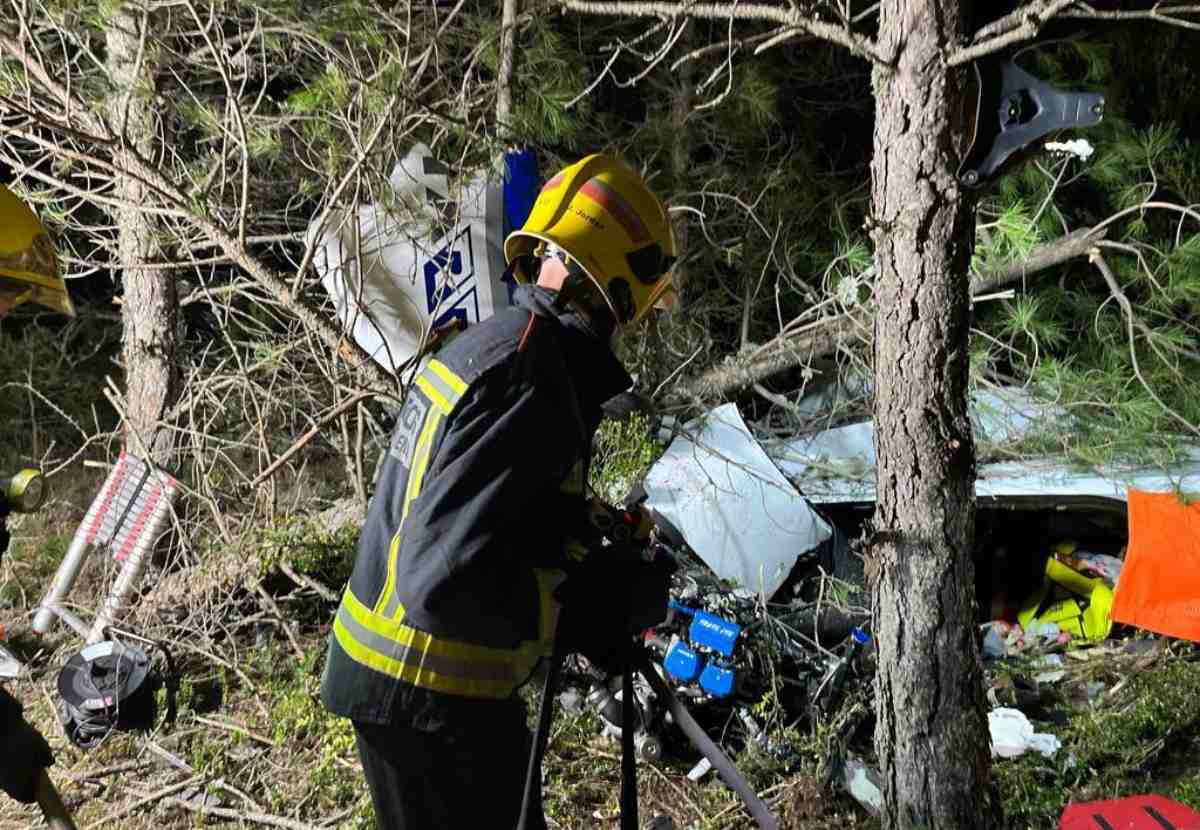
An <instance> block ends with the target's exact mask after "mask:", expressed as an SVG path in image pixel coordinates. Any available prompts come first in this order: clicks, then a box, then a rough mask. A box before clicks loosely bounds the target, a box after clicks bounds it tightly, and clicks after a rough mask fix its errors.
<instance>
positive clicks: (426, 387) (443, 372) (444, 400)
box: [416, 358, 467, 415]
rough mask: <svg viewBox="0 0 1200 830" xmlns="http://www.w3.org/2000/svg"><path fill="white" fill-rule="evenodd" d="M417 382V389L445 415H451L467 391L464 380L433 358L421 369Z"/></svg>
mask: <svg viewBox="0 0 1200 830" xmlns="http://www.w3.org/2000/svg"><path fill="white" fill-rule="evenodd" d="M416 382H417V388H418V389H420V390H421V391H422V392H424V393H425V395H426V396H427V397H428V398H429V400H431V401H433V405H434V406H436V407H437V408H438V409H440V410H442V414H443V415H449V414H450V413H451V411H453V409H454V407H455V406H457V405H458V402H459V400H460V399H461V398H462V396H463V393H464V392H466V391H467V384H466V383H465V382H463V379H462V378H460V377H459V376H458V375H456V374H454V372H452V371H451V370H450V368H449V367H448V366H446V364H445V363H442V362H441V361H440V360H434V359H433V358H430V359H429V362H427V363H426V364H425V366H424V367H423V368H422V369H421V372H420V374H418V375H417V381H416Z"/></svg>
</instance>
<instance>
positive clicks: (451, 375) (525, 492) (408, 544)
mask: <svg viewBox="0 0 1200 830" xmlns="http://www.w3.org/2000/svg"><path fill="white" fill-rule="evenodd" d="M515 299H516V305H515V306H513V307H510V308H507V309H504V310H502V311H500V312H499V313H497V314H496V315H495V316H494V317H492V318H490V319H488V320H485V321H484V322H482V323H479V324H478V325H476V326H473V327H471V328H469V329H467V330H466V331H465V332H463V333H462V334H460V335H458V336H457V337H455V338H454V339H452V340H451V341H450V342H449V343H447V344H446V345H445V346H444V347H443V348H442V349H441V350H440V351H439V352H438V353H437V354H436V355H434V356H433V361H430V363H434V364H436V365H433V366H430V365H428V364H427V366H426V368H425V369H424V370H423V372H422V378H423V380H421V381H418V383H417V384H416V385H415V386H414V387H413V389H412V390H411V391H410V393H409V395H408V396H407V397H406V401H405V405H404V407H402V410H401V415H400V418H399V421H398V423H397V425H396V428H395V431H394V432H393V436H392V444H391V448H390V450H389V455H388V458H387V459H386V460H385V462H384V465H383V468H382V471H381V473H380V478H379V482H378V486H377V490H376V492H375V494H374V497H373V498H372V501H371V506H370V510H369V512H368V515H367V521H366V525H365V526H364V528H363V532H362V535H361V537H360V539H359V546H358V557H357V560H356V562H355V568H354V572H353V575H352V577H351V580H350V584H349V586H348V588H347V594H346V596H345V598H344V599H343V605H342V608H341V609H340V610H339V616H338V619H337V620H336V621H335V634H334V636H333V637H331V638H330V651H329V660H328V663H327V666H326V670H325V675H324V678H323V682H322V690H321V693H322V699H323V701H324V702H325V705H326V706H327V707H328V708H329V709H330V710H331V711H333V712H335V713H336V714H340V715H344V716H346V717H350V718H353V719H355V720H357V721H360V722H365V723H375V724H384V723H391V722H394V721H395V720H397V719H402V720H403V722H405V723H407V724H410V725H413V726H416V727H417V728H425V729H433V728H436V727H437V726H438V725H439V724H441V723H443V722H445V721H446V720H448V719H450V718H452V717H454V713H455V712H456V711H462V710H463V709H469V710H471V711H473V712H480V711H483V709H482V708H481V707H480V706H479V703H480V702H481V700H482V699H492V700H497V701H499V700H502V699H503V698H506V697H508V698H511V692H512V691H513V690H515V688H516V686H519V685H520V683H522V682H524V680H525V679H527V677H528V671H527V669H531V668H532V665H531V664H530V663H529V662H528V661H519V665H520V668H519V669H518V673H519V674H523V676H520V677H515V678H510V679H512V680H514V681H515V682H512V683H501V682H497V683H496V684H493V685H490V686H488V685H486V683H485V681H484V680H481V681H480V685H478V689H482V690H483V691H477V689H476V685H474V684H473V680H472V678H476V677H479V678H485V679H486V680H487V682H490V678H491V677H492V675H490V674H489V672H490V671H492V670H493V669H497V667H498V666H500V664H501V663H502V662H503V660H504V655H506V654H508V653H518V652H520V653H522V654H527V652H528V649H529V644H530V643H535V642H537V641H538V640H539V637H540V636H543V635H544V633H545V632H544V631H543V630H542V627H543V625H544V623H545V620H546V610H545V606H544V605H543V602H544V596H545V592H544V591H539V581H538V575H537V572H536V569H538V568H545V567H557V566H561V565H563V561H562V550H563V543H564V540H565V537H566V534H567V532H568V530H569V528H570V527H571V526H572V525H573V523H575V522H577V521H586V519H585V517H584V516H583V515H582V514H583V494H582V488H581V486H580V484H581V479H582V477H583V475H585V473H584V469H585V467H586V459H587V458H588V456H589V455H590V452H591V441H592V436H593V434H594V433H595V430H596V428H597V427H598V426H599V423H600V420H601V418H602V414H601V409H600V405H601V404H602V403H603V402H604V401H606V400H608V399H609V398H610V397H612V396H613V395H615V394H617V393H619V392H621V391H623V390H624V389H626V388H628V387H629V386H630V384H631V380H630V378H629V375H628V374H627V373H626V372H625V370H624V369H623V368H622V367H621V365H620V363H619V362H618V361H617V360H616V358H615V357H614V356H613V354H612V352H611V350H610V348H609V346H608V344H607V342H606V341H605V340H604V339H603V338H602V337H600V336H597V335H596V334H594V333H593V332H592V331H591V330H589V328H588V327H587V325H586V324H584V322H583V321H582V320H581V319H580V318H579V317H578V316H576V315H574V314H570V313H564V312H563V311H561V310H560V309H558V308H556V307H555V304H554V300H555V294H554V292H551V291H547V290H545V289H541V288H537V287H521V288H520V289H518V292H517V294H516V298H515ZM414 479H415V481H414ZM406 510H407V515H406ZM397 620H399V622H397ZM364 644H365V645H364ZM543 645H544V644H543ZM543 656H544V655H543ZM493 659H494V660H495V661H496V663H495V664H492V663H489V661H490V660H493ZM443 678H449V680H448V681H446V682H445V683H444V682H443ZM456 678H458V679H456ZM510 686H511V689H510V688H509V687H510ZM505 690H507V693H506V691H505Z"/></svg>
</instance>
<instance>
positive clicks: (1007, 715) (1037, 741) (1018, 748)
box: [988, 707, 1062, 758]
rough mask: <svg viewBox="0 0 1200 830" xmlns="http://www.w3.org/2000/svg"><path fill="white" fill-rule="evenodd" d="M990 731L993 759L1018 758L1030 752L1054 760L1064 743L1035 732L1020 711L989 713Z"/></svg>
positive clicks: (1050, 736) (1005, 709) (995, 710)
mask: <svg viewBox="0 0 1200 830" xmlns="http://www.w3.org/2000/svg"><path fill="white" fill-rule="evenodd" d="M988 731H989V732H991V735H992V757H993V758H996V757H999V758H1016V757H1018V756H1020V755H1024V754H1025V753H1026V752H1028V751H1029V750H1033V751H1034V752H1037V753H1039V754H1040V755H1041V756H1042V757H1043V758H1053V757H1054V754H1055V753H1056V752H1058V750H1059V749H1061V748H1062V742H1060V741H1059V740H1058V738H1056V737H1054V736H1053V735H1051V734H1049V733H1045V732H1034V731H1033V724H1032V723H1030V722H1029V718H1027V717H1025V714H1024V713H1023V712H1021V711H1020V710H1019V709H1009V708H1007V707H1001V708H999V709H993V710H992V711H990V712H988Z"/></svg>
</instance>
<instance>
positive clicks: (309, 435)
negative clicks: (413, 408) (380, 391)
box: [246, 364, 378, 490]
mask: <svg viewBox="0 0 1200 830" xmlns="http://www.w3.org/2000/svg"><path fill="white" fill-rule="evenodd" d="M377 365H378V364H377ZM372 394H373V393H371V392H359V393H358V394H355V395H351V396H350V397H349V398H347V399H346V400H344V401H342V402H341V403H340V404H338V405H337V406H336V407H334V409H333V411H331V412H330V413H329V414H328V415H326V416H325V417H324V418H322V419H321V420H319V421H317V422H316V423H315V424H313V425H312V427H311V428H310V429H309V430H308V432H306V433H304V434H303V435H301V436H300V437H299V438H297V439H296V440H295V442H294V443H293V444H292V445H291V446H290V447H288V448H287V449H286V450H284V451H283V454H282V455H281V456H279V457H278V458H276V459H275V460H274V461H272V462H271V463H270V464H268V465H267V468H266V469H265V470H263V471H262V472H261V473H259V474H258V475H256V476H255V477H254V480H253V481H251V482H250V483H249V484H247V485H246V489H247V490H253V489H254V488H255V487H257V486H258V485H260V484H262V483H263V482H264V481H266V480H267V479H268V478H270V477H271V476H272V475H274V474H275V471H276V470H278V469H279V468H280V467H281V466H283V464H284V463H285V462H286V461H287V460H288V459H289V458H291V457H292V456H293V455H295V454H296V453H297V452H299V451H300V450H301V449H302V448H303V447H304V445H305V444H307V443H308V442H309V441H311V440H312V439H313V438H315V437H316V436H317V433H319V432H320V431H321V430H322V429H324V428H325V427H326V426H328V425H329V424H330V423H332V422H333V421H334V420H336V419H337V417H338V416H339V415H341V414H342V413H343V412H345V411H346V410H348V409H350V408H351V407H352V406H354V405H355V404H357V403H359V402H360V401H364V400H366V399H367V398H369V397H371V395H372Z"/></svg>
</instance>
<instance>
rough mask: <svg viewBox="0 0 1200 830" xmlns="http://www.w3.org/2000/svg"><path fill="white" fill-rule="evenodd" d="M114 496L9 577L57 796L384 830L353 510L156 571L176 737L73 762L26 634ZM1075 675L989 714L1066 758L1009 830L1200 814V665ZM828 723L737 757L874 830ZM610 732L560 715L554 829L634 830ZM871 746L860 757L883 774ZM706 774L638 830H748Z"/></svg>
mask: <svg viewBox="0 0 1200 830" xmlns="http://www.w3.org/2000/svg"><path fill="white" fill-rule="evenodd" d="M102 475H103V473H102V471H99V472H98V471H91V472H90V473H89V474H88V475H85V476H81V477H79V479H78V480H77V481H75V482H73V483H71V484H70V485H69V486H66V487H64V486H60V487H59V488H58V490H57V491H56V494H55V498H54V500H53V502H52V503H51V505H50V507H49V508H48V509H46V510H44V511H43V512H42V513H39V514H36V515H32V516H25V517H21V518H20V519H19V520H18V521H16V522H14V523H13V531H14V532H13V544H12V546H11V548H10V551H9V553H8V555H7V556H6V557H5V559H4V562H3V563H2V564H0V611H2V621H3V622H4V623H5V624H6V626H7V628H6V633H7V645H8V646H9V647H10V648H11V649H12V650H13V651H14V652H16V653H17V654H18V655H19V656H21V657H22V658H23V659H25V660H27V661H28V664H29V665H30V667H31V668H32V679H29V680H24V681H19V682H15V683H10V684H9V688H10V690H11V691H13V693H14V694H16V695H17V696H18V698H20V699H21V700H22V701H23V703H24V705H25V711H26V716H27V717H28V718H29V719H30V720H31V721H32V722H33V723H35V724H36V725H37V726H38V727H39V728H40V729H41V730H42V731H43V733H44V734H45V735H46V736H47V737H48V739H49V741H50V743H51V746H52V748H53V750H54V753H55V756H56V759H57V763H56V765H55V766H54V767H53V768H52V778H53V780H54V781H55V782H56V784H57V786H58V787H59V789H60V791H61V793H62V795H63V796H64V799H65V801H66V803H67V805H68V806H69V807H70V808H71V809H72V810H73V811H74V814H75V816H76V818H77V823H78V826H79V828H80V830H86V829H87V828H96V829H97V830H98V829H99V828H109V827H113V828H116V827H119V828H123V830H141V828H150V827H155V828H184V827H195V826H197V825H199V824H207V825H216V826H226V827H238V828H243V827H244V828H256V827H283V828H294V829H295V830H299V829H301V828H328V827H345V828H370V827H372V826H374V823H373V818H372V812H371V806H370V800H369V798H368V796H367V793H366V788H365V785H364V782H363V778H362V774H361V769H360V767H359V762H358V759H357V756H356V753H355V748H354V738H353V732H352V730H351V728H350V724H349V723H348V722H347V721H345V720H343V719H340V718H335V717H332V716H330V715H329V714H327V713H326V712H325V711H324V710H323V709H322V707H321V705H320V703H319V701H318V698H317V689H318V685H319V679H320V670H321V665H322V663H323V660H324V655H325V646H326V641H327V637H328V634H329V625H330V621H331V619H332V616H333V612H334V609H335V608H336V600H337V595H338V592H339V590H340V584H341V583H340V580H344V579H345V577H346V575H347V574H348V568H349V564H350V563H351V562H352V557H353V550H354V539H355V536H356V523H357V518H358V517H360V514H356V513H355V511H353V510H349V511H346V510H345V509H340V510H339V509H337V508H335V509H334V510H333V511H329V512H326V513H325V514H322V515H316V514H315V513H314V514H311V515H312V516H313V517H312V518H308V519H291V520H288V521H280V522H278V523H277V524H276V526H275V527H274V528H271V529H269V530H259V531H255V532H253V533H247V534H245V535H244V538H242V539H241V541H240V542H239V543H238V544H236V545H222V546H212V547H210V548H208V549H203V550H202V551H201V555H199V556H197V558H196V561H194V562H193V563H191V564H190V565H187V566H185V567H174V568H172V569H166V570H161V569H160V570H154V571H152V572H151V573H150V575H149V576H148V577H147V580H146V586H145V592H144V594H143V596H142V598H141V600H140V602H139V603H138V606H137V608H136V609H135V611H134V613H133V614H132V615H131V618H130V619H129V620H128V624H129V626H130V627H131V628H133V629H135V630H137V631H140V632H142V633H144V634H147V635H149V636H151V637H154V638H158V639H162V640H163V641H165V642H166V643H168V645H169V648H170V649H171V651H172V652H173V656H174V659H175V661H176V662H177V663H178V667H179V670H180V675H181V681H180V683H179V687H178V690H177V692H176V693H175V703H176V712H175V717H174V720H173V722H170V723H168V722H167V719H166V711H167V709H168V707H167V702H168V695H167V691H166V689H162V688H160V689H159V690H158V691H157V693H156V697H157V700H158V703H159V707H158V717H157V720H156V724H155V726H154V728H153V729H152V730H151V731H149V732H131V733H114V734H113V735H111V736H110V737H109V738H108V739H106V740H105V741H103V743H102V744H101V745H100V746H97V747H95V748H92V749H86V750H85V749H80V748H78V747H76V746H74V745H72V744H71V743H70V742H69V741H67V739H66V738H65V737H64V733H63V729H62V727H61V725H60V724H59V721H58V718H57V715H56V705H55V700H56V697H57V695H56V693H55V681H56V678H57V675H58V671H59V669H60V667H61V666H62V665H63V663H64V662H65V660H66V659H67V658H68V657H69V656H70V655H71V654H73V653H75V652H77V651H78V649H79V648H80V647H81V645H82V644H81V642H80V641H79V638H78V637H77V636H75V635H74V634H73V632H70V631H69V630H67V629H65V628H64V627H62V626H59V627H58V628H56V629H55V631H54V632H53V633H52V634H51V635H49V636H48V637H46V638H44V639H41V640H37V639H34V638H33V637H32V636H30V635H29V634H27V633H25V632H24V626H23V625H22V623H23V622H25V621H27V620H28V618H29V611H30V609H31V608H32V607H33V606H34V605H36V603H37V601H38V599H39V597H40V595H41V592H42V591H43V590H44V588H45V585H46V583H47V580H48V579H49V577H50V576H51V575H52V573H53V571H54V569H55V568H56V567H57V563H58V561H59V560H60V559H61V556H62V554H63V552H64V551H65V549H66V546H67V543H68V542H69V540H70V537H71V534H72V533H73V532H74V528H75V526H76V525H77V523H78V521H79V519H80V517H81V516H82V513H83V511H84V509H85V508H86V506H87V503H88V502H89V501H90V499H91V495H92V494H94V492H95V490H96V488H97V487H98V485H99V483H100V481H101V479H102ZM288 571H290V575H288V574H287V573H285V572H288ZM110 576H111V565H110V563H108V562H107V561H106V557H102V556H100V555H99V554H96V555H95V556H94V557H93V559H92V561H91V562H89V565H88V566H87V568H86V570H85V573H84V575H83V576H82V577H81V579H80V581H79V583H78V585H77V588H76V590H75V592H74V593H73V594H72V600H73V601H74V602H76V603H78V604H79V605H80V606H81V607H82V608H83V609H87V608H94V607H95V606H96V605H97V604H98V602H99V599H100V597H101V596H102V589H104V588H106V586H107V580H108V579H109V578H110ZM84 613H85V614H86V613H87V612H86V610H85V611H84ZM1131 652H1132V653H1131ZM1080 653H1081V654H1082V653H1083V652H1080ZM1065 671H1066V675H1065V676H1064V677H1062V678H1059V679H1056V680H1055V681H1053V682H1043V683H1037V682H1033V683H1032V684H1031V683H1030V682H1029V677H1030V676H1032V675H1033V674H1034V673H1035V672H1036V670H1035V669H1034V668H1029V670H1028V671H1026V670H1025V668H1024V667H1022V666H1020V665H1019V664H1018V665H1016V666H1009V667H1007V668H1005V669H1004V670H1003V671H993V672H990V673H989V684H990V685H991V687H992V688H993V690H994V691H993V692H992V697H993V703H1002V704H1004V705H1015V706H1016V707H1017V708H1020V709H1022V711H1024V712H1025V713H1026V714H1027V715H1028V716H1029V717H1030V718H1031V719H1033V720H1034V723H1035V726H1036V728H1037V729H1038V731H1042V732H1051V733H1052V734H1054V735H1056V736H1057V737H1058V738H1060V739H1061V741H1062V743H1063V746H1062V748H1061V749H1060V750H1059V751H1058V753H1057V754H1056V755H1055V757H1054V758H1052V759H1046V758H1043V757H1041V756H1040V755H1038V754H1037V753H1029V754H1026V755H1024V756H1022V757H1020V758H1015V759H998V760H997V761H996V762H995V764H994V766H993V770H994V775H995V779H996V782H997V785H998V788H999V792H1000V793H1001V796H1002V798H1003V803H1004V809H1005V814H1006V826H1007V827H1012V828H1054V827H1057V824H1058V817H1059V815H1060V814H1061V812H1062V809H1063V806H1064V805H1065V804H1066V803H1068V802H1069V801H1079V800H1091V799H1098V798H1107V797H1114V796H1118V795H1127V794H1137V793H1143V792H1159V793H1163V794H1166V795H1168V796H1170V797H1172V798H1175V799H1177V800H1180V801H1182V802H1184V803H1186V804H1189V805H1191V806H1194V807H1200V753H1197V749H1200V652H1198V651H1197V650H1196V649H1195V648H1194V647H1193V646H1192V645H1191V644H1189V643H1184V642H1179V641H1170V642H1168V641H1166V640H1160V639H1154V640H1152V641H1151V642H1147V643H1143V644H1142V645H1140V646H1137V647H1135V648H1133V649H1127V648H1126V644H1125V643H1122V642H1116V643H1114V644H1111V645H1110V646H1109V647H1107V648H1105V649H1098V650H1092V653H1091V655H1090V659H1081V658H1079V657H1070V656H1069V657H1068V659H1067V661H1066V666H1065ZM535 694H536V693H535ZM531 699H532V696H531ZM853 700H854V695H850V696H849V697H848V699H847V703H846V705H847V706H849V705H852V701H853ZM532 709H533V707H532V706H531V710H532ZM834 720H836V719H835V718H831V721H830V723H829V724H825V725H821V724H819V725H818V726H817V727H815V728H809V731H807V732H802V733H800V734H793V735H791V736H790V737H789V740H791V741H792V743H793V747H792V748H793V749H794V750H795V751H794V752H791V753H790V755H789V756H788V757H789V759H790V760H788V761H786V762H784V761H781V760H779V758H778V757H777V756H768V755H766V754H765V753H762V752H760V751H758V750H756V749H754V748H753V747H750V748H746V749H743V750H740V751H739V752H738V753H737V754H736V756H735V760H736V762H737V763H738V765H739V767H740V768H741V769H742V770H743V772H744V773H745V774H746V776H747V778H748V780H749V781H750V783H751V784H752V786H754V787H755V788H756V790H757V791H758V792H759V793H760V794H761V795H762V796H763V797H764V799H766V800H767V801H768V803H769V804H770V806H771V808H772V809H773V810H774V811H775V812H776V814H777V815H779V816H780V819H781V825H780V826H781V827H783V828H814V829H816V830H820V828H835V827H836V828H853V827H873V826H878V822H877V821H876V820H875V819H872V818H871V817H870V816H869V815H868V814H867V813H866V811H864V810H863V809H862V808H861V807H860V806H859V805H858V804H857V803H856V802H855V801H854V800H853V799H851V798H850V797H849V796H848V795H847V794H846V793H845V792H844V791H843V790H842V789H841V788H840V787H833V788H827V787H825V786H824V785H823V782H824V781H825V780H826V779H827V776H826V773H825V769H826V767H825V766H824V763H825V760H826V759H825V756H826V754H827V751H828V749H829V747H830V746H832V745H833V742H834V741H835V736H834V734H833V733H834V731H835V730H834V729H833V727H832V723H833V721H834ZM600 732H601V730H600V724H599V722H598V720H597V717H596V715H594V714H591V713H589V712H586V711H585V713H584V714H581V715H574V716H570V715H567V714H565V713H563V712H562V711H561V710H560V711H559V712H558V714H557V716H556V720H555V726H554V730H553V735H552V738H551V742H550V746H549V750H548V755H547V761H546V782H545V793H546V812H547V816H548V819H549V825H550V827H551V828H576V827H596V828H616V827H618V820H619V819H618V815H619V810H618V805H619V795H620V747H619V745H618V744H617V743H616V742H614V741H612V740H610V739H608V738H605V737H603V736H602V735H601V734H600ZM867 736H868V737H867V739H866V741H865V743H864V742H862V741H860V747H856V749H865V751H867V752H869V730H868V732H867ZM693 762H694V758H676V757H673V756H672V754H671V753H667V755H666V756H665V757H664V759H663V760H662V761H659V762H657V763H648V762H645V761H642V762H640V763H639V782H640V785H641V787H640V814H641V816H642V817H643V825H644V826H648V825H649V821H650V819H651V818H653V817H655V816H670V817H671V818H672V819H673V820H674V823H675V826H676V827H678V828H680V830H682V829H683V828H695V829H696V830H718V829H719V828H741V827H751V826H753V825H752V822H751V821H750V819H749V818H748V816H747V815H746V813H745V812H744V811H743V810H742V809H741V807H740V804H739V802H738V800H737V798H736V796H734V795H733V794H732V792H731V791H730V790H729V789H727V788H726V787H725V786H724V785H723V784H722V783H721V782H720V781H719V780H717V778H716V776H715V775H709V776H708V777H707V778H706V779H704V780H703V781H702V782H701V783H693V782H692V781H690V780H688V778H687V772H688V770H689V769H690V768H691V766H692V763H693ZM464 796H465V797H469V794H466V793H464ZM39 825H40V820H39V819H38V818H37V813H36V812H35V811H34V810H33V809H31V808H27V807H24V806H22V805H18V804H16V803H15V802H12V801H9V800H7V799H4V800H0V828H14V830H15V828H24V827H31V826H39Z"/></svg>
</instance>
